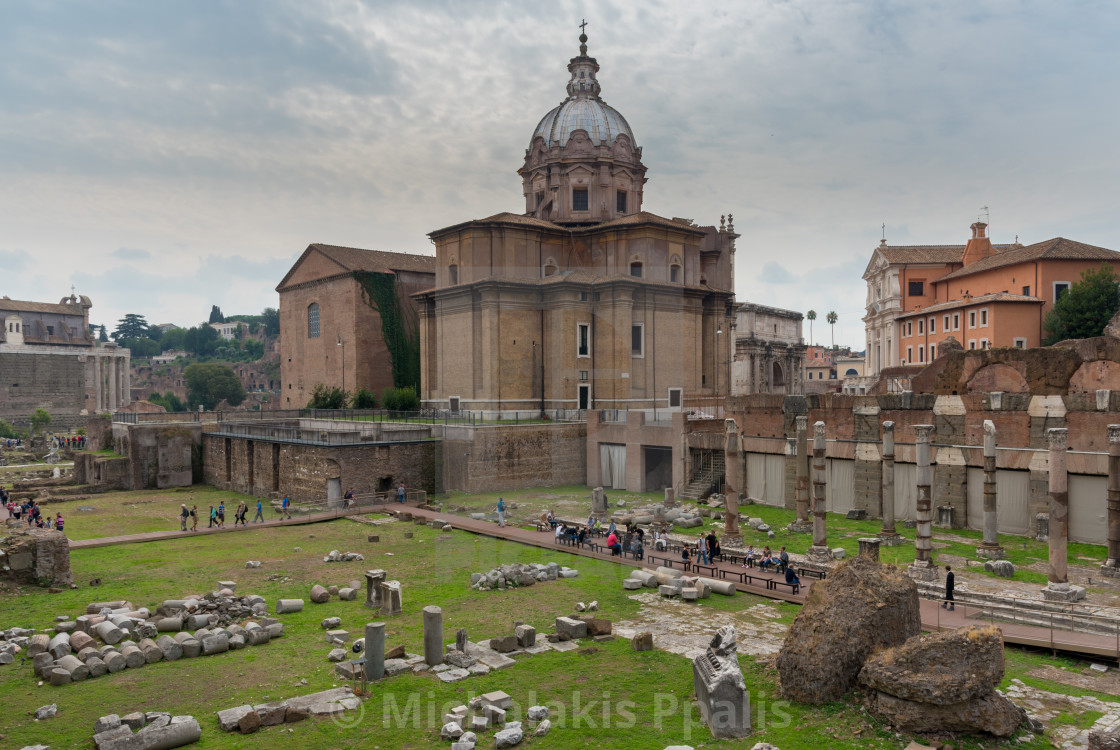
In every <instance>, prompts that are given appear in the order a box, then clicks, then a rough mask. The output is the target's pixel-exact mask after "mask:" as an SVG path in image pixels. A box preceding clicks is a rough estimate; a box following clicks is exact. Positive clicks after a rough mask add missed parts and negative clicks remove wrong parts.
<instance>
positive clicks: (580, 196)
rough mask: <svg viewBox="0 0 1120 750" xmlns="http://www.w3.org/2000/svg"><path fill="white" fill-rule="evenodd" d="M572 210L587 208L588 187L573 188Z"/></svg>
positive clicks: (584, 209)
mask: <svg viewBox="0 0 1120 750" xmlns="http://www.w3.org/2000/svg"><path fill="white" fill-rule="evenodd" d="M572 210H573V211H586V210H587V188H575V189H573V190H572Z"/></svg>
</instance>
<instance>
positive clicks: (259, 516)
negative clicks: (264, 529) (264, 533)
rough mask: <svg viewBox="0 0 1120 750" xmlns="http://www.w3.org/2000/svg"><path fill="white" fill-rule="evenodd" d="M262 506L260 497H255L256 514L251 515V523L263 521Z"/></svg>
mask: <svg viewBox="0 0 1120 750" xmlns="http://www.w3.org/2000/svg"><path fill="white" fill-rule="evenodd" d="M263 508H264V506H263V505H261V501H260V498H257V515H255V516H253V523H264V512H263Z"/></svg>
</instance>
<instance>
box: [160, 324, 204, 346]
mask: <svg viewBox="0 0 1120 750" xmlns="http://www.w3.org/2000/svg"><path fill="white" fill-rule="evenodd" d="M207 327H208V328H209V326H207ZM186 337H187V329H185V328H168V329H167V330H166V331H164V332H163V335H162V336H160V338H159V348H160V349H161V350H162V351H165V352H169V351H173V350H175V349H182V348H183V346H184V342H185V340H186Z"/></svg>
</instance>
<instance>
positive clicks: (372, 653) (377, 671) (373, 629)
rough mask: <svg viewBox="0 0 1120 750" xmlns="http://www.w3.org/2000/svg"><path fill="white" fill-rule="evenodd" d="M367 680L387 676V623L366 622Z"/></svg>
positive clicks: (370, 680)
mask: <svg viewBox="0 0 1120 750" xmlns="http://www.w3.org/2000/svg"><path fill="white" fill-rule="evenodd" d="M365 656H366V682H373V681H375V680H380V679H381V678H382V677H384V676H385V623H383V622H367V623H366V650H365Z"/></svg>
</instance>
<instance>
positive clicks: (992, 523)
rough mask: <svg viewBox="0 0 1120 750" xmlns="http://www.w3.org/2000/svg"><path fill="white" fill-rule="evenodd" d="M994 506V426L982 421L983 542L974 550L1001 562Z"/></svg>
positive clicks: (1004, 554)
mask: <svg viewBox="0 0 1120 750" xmlns="http://www.w3.org/2000/svg"><path fill="white" fill-rule="evenodd" d="M997 509H998V506H997V505H996V425H995V422H993V421H992V420H990V419H985V420H984V541H983V542H981V543H980V546H979V547H977V548H976V556H977V557H985V558H987V559H989V560H1002V559H1003V558H1004V557H1006V556H1007V555H1006V553H1005V552H1004V551H1003V547H1001V546H999V537H998V536H997V532H998V529H999V517H998V515H997V512H996V511H997Z"/></svg>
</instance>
